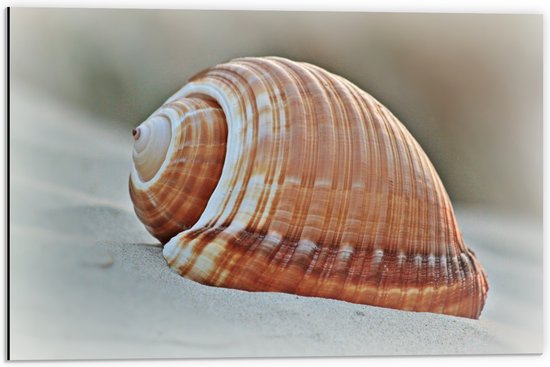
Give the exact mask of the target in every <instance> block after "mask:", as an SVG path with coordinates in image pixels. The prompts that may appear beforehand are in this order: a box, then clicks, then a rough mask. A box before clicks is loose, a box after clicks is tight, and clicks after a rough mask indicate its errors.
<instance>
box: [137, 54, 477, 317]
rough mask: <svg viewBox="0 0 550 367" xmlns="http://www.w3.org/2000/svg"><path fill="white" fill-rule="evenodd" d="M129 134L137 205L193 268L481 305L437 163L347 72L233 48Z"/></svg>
mask: <svg viewBox="0 0 550 367" xmlns="http://www.w3.org/2000/svg"><path fill="white" fill-rule="evenodd" d="M136 136H137V137H136ZM134 138H135V139H136V142H135V146H134V165H133V167H132V171H131V175H130V194H131V198H132V200H133V203H134V206H135V211H136V213H137V215H138V217H139V218H140V220H141V221H142V222H143V223H144V224H145V226H146V228H147V229H148V230H149V232H150V233H151V234H153V236H155V237H156V238H158V239H159V240H160V241H161V242H162V243H165V246H164V250H163V254H164V257H165V258H166V261H167V262H168V264H169V265H170V267H171V268H172V269H173V270H175V271H176V272H177V273H179V274H181V275H182V276H184V277H186V278H189V279H192V280H195V281H197V282H200V283H202V284H207V285H212V286H218V287H227V288H236V289H242V290H248V291H275V292H287V293H294V294H299V295H305V296H315V297H325V298H333V299H339V300H345V301H348V302H353V303H361V304H368V305H375V306H381V307H389V308H396V309H402V310H412V311H425V312H434V313H443V314H449V315H457V316H464V317H470V318H478V317H479V315H480V313H481V310H482V308H483V305H484V303H485V298H486V294H487V290H488V285H487V281H486V276H485V273H484V271H483V269H482V267H481V265H480V264H479V262H478V261H477V259H476V257H475V255H474V253H473V252H472V251H471V250H469V249H468V248H467V247H466V246H465V244H464V241H463V239H462V236H461V234H460V232H459V229H458V226H457V223H456V219H455V216H454V213H453V209H452V205H451V202H450V200H449V197H448V195H447V193H446V191H445V189H444V187H443V185H442V183H441V181H440V179H439V177H438V175H437V173H436V171H435V169H434V168H433V166H432V164H431V163H430V161H429V159H428V157H427V156H426V154H425V153H424V152H423V150H422V148H421V147H420V146H419V145H418V143H417V142H416V141H415V140H414V138H413V137H412V136H411V134H410V133H409V132H408V131H407V130H406V128H405V127H404V126H403V125H402V124H401V123H400V122H399V121H398V120H397V118H396V117H395V116H394V115H393V114H392V113H391V112H390V111H389V110H388V109H386V108H385V107H384V106H383V105H382V104H380V103H379V102H378V101H377V100H375V99H374V98H373V97H372V96H370V95H369V94H367V93H366V92H364V91H362V90H361V89H359V88H358V87H356V86H355V85H353V84H352V83H351V82H349V81H347V80H345V79H344V78H342V77H339V76H337V75H334V74H331V73H329V72H327V71H325V70H323V69H321V68H319V67H316V66H313V65H310V64H306V63H299V62H293V61H290V60H287V59H283V58H277V57H267V58H242V59H236V60H233V61H231V62H228V63H225V64H221V65H217V66H215V67H213V68H211V69H208V70H206V71H203V72H201V73H199V74H198V75H196V76H195V77H193V78H192V79H191V80H190V81H189V83H188V84H186V85H185V86H184V87H183V88H182V89H180V90H179V91H178V92H177V93H176V94H175V95H174V96H172V97H171V98H170V99H169V100H168V101H167V102H166V103H165V104H164V105H163V106H162V107H161V108H159V109H158V110H157V111H156V112H155V113H153V115H152V116H151V117H150V118H149V119H148V120H147V121H145V122H144V123H142V124H141V125H140V126H139V127H138V128H137V129H136V130H134Z"/></svg>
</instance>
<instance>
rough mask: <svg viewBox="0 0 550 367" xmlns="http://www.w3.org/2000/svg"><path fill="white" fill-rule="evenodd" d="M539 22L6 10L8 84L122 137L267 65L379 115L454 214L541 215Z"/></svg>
mask: <svg viewBox="0 0 550 367" xmlns="http://www.w3.org/2000/svg"><path fill="white" fill-rule="evenodd" d="M541 30H542V16H537V15H483V14H407V13H401V14H400V13H393V14H392V13H385V14H384V13H316V12H258V11H196V10H193V11H185V10H158V11H155V10H147V11H144V10H95V9H94V10H89V9H63V10H59V9H13V10H12V33H11V34H12V36H11V45H12V49H11V54H10V61H11V70H12V74H11V76H12V83H14V82H19V81H22V82H25V83H28V84H31V85H32V87H33V88H41V89H44V90H46V91H47V92H48V94H53V95H55V97H57V98H59V99H62V100H64V102H65V103H70V104H74V105H77V106H79V107H82V108H85V109H87V110H88V111H89V112H90V113H93V114H96V115H101V116H104V117H106V118H108V119H109V120H111V121H114V122H116V123H119V124H121V125H125V126H127V127H128V129H130V128H131V127H133V126H136V125H137V124H139V123H140V122H141V121H142V120H144V119H145V118H146V117H147V116H148V115H149V114H150V113H152V112H153V111H154V110H155V109H156V108H157V107H158V106H159V105H160V104H161V103H162V102H163V101H164V100H166V99H167V98H168V97H169V96H170V95H171V94H172V93H173V92H175V91H176V90H177V89H178V88H179V87H181V86H182V85H183V84H185V82H186V80H187V79H188V78H189V77H190V76H192V75H194V74H195V73H196V72H198V71H200V70H203V69H205V68H207V67H209V66H212V65H215V64H217V63H221V62H225V61H228V60H230V59H232V58H235V57H241V56H266V55H277V56H283V57H288V58H290V59H294V60H299V61H307V62H310V63H314V64H317V65H319V66H321V67H324V68H326V69H327V70H329V71H332V72H334V73H336V74H340V75H342V76H344V77H346V78H348V79H349V80H351V81H352V82H354V83H355V84H357V85H358V86H359V87H361V88H362V89H364V90H365V91H367V92H369V93H370V94H372V95H373V96H374V97H375V98H377V99H378V100H380V101H381V102H382V103H383V104H384V105H386V106H387V107H388V108H389V109H390V110H391V111H392V112H393V113H394V114H395V115H396V116H397V117H398V118H399V119H400V120H401V121H402V122H403V123H404V124H405V125H406V126H407V128H408V129H409V130H410V131H411V133H412V134H413V135H414V136H415V138H416V139H417V140H418V141H419V142H420V144H421V146H422V147H423V148H424V150H425V151H426V152H427V154H428V156H429V157H430V159H431V160H432V162H433V163H434V165H435V166H436V169H437V170H438V172H439V174H440V176H441V178H442V180H443V182H444V184H445V186H446V188H447V190H448V192H449V195H450V196H451V199H452V200H453V202H455V203H457V204H461V203H465V204H475V205H482V206H489V207H491V208H494V209H496V210H502V211H506V212H511V213H522V214H526V215H530V216H537V217H540V216H541V215H542V31H541Z"/></svg>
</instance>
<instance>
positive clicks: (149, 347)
mask: <svg viewBox="0 0 550 367" xmlns="http://www.w3.org/2000/svg"><path fill="white" fill-rule="evenodd" d="M11 101H12V102H11V125H10V126H11V131H10V146H11V162H10V163H11V167H10V169H11V171H10V173H11V177H10V186H11V192H10V202H11V208H10V232H11V239H10V266H11V272H10V284H11V294H10V296H11V297H10V326H11V328H10V337H11V345H10V351H11V358H12V359H51V358H55V359H69V358H70V359H83V358H161V357H169V358H177V357H180V358H182V357H235V356H344V355H348V356H352V355H388V354H389V355H418V354H478V353H540V352H542V225H539V224H537V223H532V222H530V221H528V220H523V221H519V220H517V219H516V218H514V219H510V218H506V217H502V216H497V215H494V214H493V215H491V214H490V213H487V212H484V211H481V210H477V211H474V210H472V209H467V208H464V209H463V210H459V211H458V217H459V221H460V224H461V229H462V231H463V233H464V235H465V238H466V240H467V242H468V244H469V246H470V247H471V248H473V249H474V250H475V251H476V253H477V254H478V257H479V258H480V259H481V262H482V263H483V264H484V266H485V268H486V270H487V272H488V274H489V281H490V286H491V289H490V293H489V298H488V302H487V305H486V308H485V310H484V311H483V313H482V317H481V319H480V320H477V321H476V320H470V319H464V318H456V317H449V316H443V315H435V314H428V313H413V312H403V311H396V310H390V309H383V308H377V307H370V306H363V305H355V304H350V303H346V302H341V301H334V300H327V299H318V298H306V297H299V296H294V295H289V294H280V293H248V292H243V291H236V290H231V289H220V288H212V287H206V286H203V285H200V284H197V283H194V282H192V281H189V280H186V279H184V278H182V277H180V276H178V275H177V274H175V273H173V272H172V271H171V270H170V269H169V268H168V266H167V265H166V264H165V262H164V259H163V257H162V252H161V248H160V245H159V244H158V243H157V242H156V240H155V239H154V238H152V237H151V236H150V235H149V234H148V233H147V232H146V231H145V229H144V228H143V226H142V225H141V223H140V222H139V221H138V220H137V218H136V216H135V215H134V213H133V210H132V206H131V202H130V199H129V196H128V189H127V183H128V173H129V167H130V159H131V145H132V139H131V135H130V131H129V128H128V127H123V124H120V123H115V122H110V121H102V120H100V119H98V118H95V117H92V116H88V115H86V114H84V113H82V112H81V111H78V110H72V109H71V108H70V107H68V106H64V105H63V104H60V103H59V102H57V101H53V100H50V99H49V97H48V96H47V95H45V94H38V93H37V92H31V91H30V90H28V89H25V88H23V87H22V86H21V85H20V84H18V83H16V81H12V90H11ZM136 123H137V121H136ZM121 125H122V126H121Z"/></svg>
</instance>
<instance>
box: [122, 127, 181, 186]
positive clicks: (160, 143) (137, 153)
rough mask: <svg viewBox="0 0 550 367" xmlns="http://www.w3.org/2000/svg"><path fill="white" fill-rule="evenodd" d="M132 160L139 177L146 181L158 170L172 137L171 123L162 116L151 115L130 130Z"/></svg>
mask: <svg viewBox="0 0 550 367" xmlns="http://www.w3.org/2000/svg"><path fill="white" fill-rule="evenodd" d="M132 136H133V138H134V152H133V155H132V157H133V160H134V166H135V169H136V172H137V174H138V176H139V178H140V179H141V180H142V181H144V182H147V181H149V180H151V179H152V178H153V177H154V176H155V174H156V173H157V172H158V170H159V169H160V167H161V166H162V162H164V160H165V158H166V153H167V152H168V148H169V147H170V141H171V139H172V125H171V123H170V121H169V120H168V119H167V118H166V117H163V116H152V117H151V118H149V119H147V120H146V121H145V122H143V123H142V124H141V125H139V126H138V127H137V128H135V129H133V130H132Z"/></svg>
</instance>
